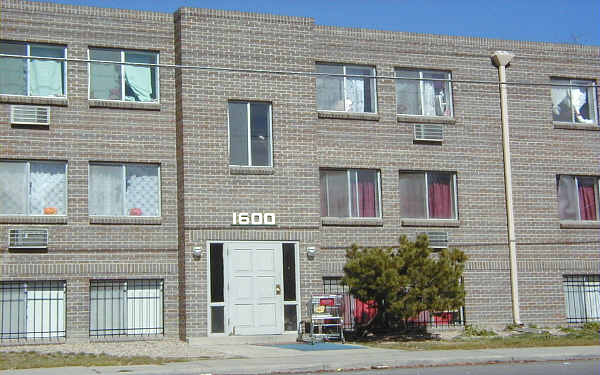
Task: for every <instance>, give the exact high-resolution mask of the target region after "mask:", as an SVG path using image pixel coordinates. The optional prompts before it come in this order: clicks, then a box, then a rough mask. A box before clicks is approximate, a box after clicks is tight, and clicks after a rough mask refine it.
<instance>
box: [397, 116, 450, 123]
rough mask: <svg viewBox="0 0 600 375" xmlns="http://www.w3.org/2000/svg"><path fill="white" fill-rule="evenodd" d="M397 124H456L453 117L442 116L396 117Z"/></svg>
mask: <svg viewBox="0 0 600 375" xmlns="http://www.w3.org/2000/svg"><path fill="white" fill-rule="evenodd" d="M396 120H397V121H398V122H411V123H412V122H416V123H419V124H456V120H455V119H454V117H444V116H414V115H398V114H397V115H396Z"/></svg>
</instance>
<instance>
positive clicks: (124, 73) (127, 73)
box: [89, 48, 159, 102]
mask: <svg viewBox="0 0 600 375" xmlns="http://www.w3.org/2000/svg"><path fill="white" fill-rule="evenodd" d="M89 55H90V60H96V61H102V62H92V63H90V90H89V91H90V99H103V100H120V101H128V102H131V101H134V102H154V101H158V98H159V96H158V67H157V66H156V65H157V64H158V53H156V52H149V51H133V50H119V49H108V48H90V50H89ZM111 62H114V63H111Z"/></svg>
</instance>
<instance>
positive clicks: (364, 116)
mask: <svg viewBox="0 0 600 375" xmlns="http://www.w3.org/2000/svg"><path fill="white" fill-rule="evenodd" d="M317 116H318V117H319V118H335V119H342V120H367V121H379V115H378V114H377V113H353V112H336V111H317Z"/></svg>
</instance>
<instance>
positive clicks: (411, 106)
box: [396, 69, 452, 117]
mask: <svg viewBox="0 0 600 375" xmlns="http://www.w3.org/2000/svg"><path fill="white" fill-rule="evenodd" d="M396 77H397V78H398V79H396V103H397V107H396V108H397V110H396V113H398V114H402V115H421V116H444V117H451V116H452V92H451V86H450V78H451V75H450V73H449V72H443V71H435V70H410V69H396Z"/></svg>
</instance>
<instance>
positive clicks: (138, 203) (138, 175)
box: [125, 165, 159, 216]
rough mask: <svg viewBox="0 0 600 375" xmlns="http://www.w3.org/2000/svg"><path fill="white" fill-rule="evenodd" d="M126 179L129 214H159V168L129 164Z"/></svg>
mask: <svg viewBox="0 0 600 375" xmlns="http://www.w3.org/2000/svg"><path fill="white" fill-rule="evenodd" d="M126 181H127V185H126V193H125V194H126V195H125V196H126V202H127V203H126V204H127V207H126V208H127V215H132V216H158V215H159V207H158V201H159V199H158V193H159V192H158V190H159V181H158V168H157V167H156V166H143V165H128V166H127V177H126Z"/></svg>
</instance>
